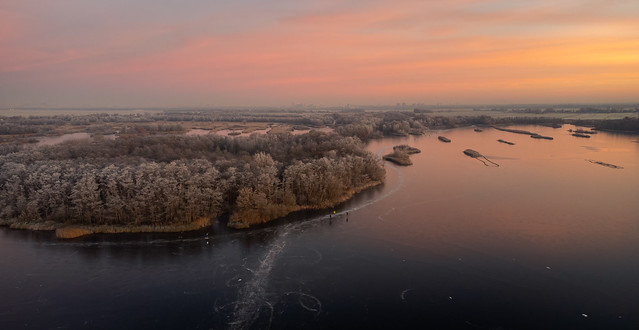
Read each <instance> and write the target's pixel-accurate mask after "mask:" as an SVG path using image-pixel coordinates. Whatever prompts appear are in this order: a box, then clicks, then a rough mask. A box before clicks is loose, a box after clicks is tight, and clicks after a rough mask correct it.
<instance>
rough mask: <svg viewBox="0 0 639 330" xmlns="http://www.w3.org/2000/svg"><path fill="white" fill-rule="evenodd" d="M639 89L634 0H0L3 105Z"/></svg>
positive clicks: (501, 99)
mask: <svg viewBox="0 0 639 330" xmlns="http://www.w3.org/2000/svg"><path fill="white" fill-rule="evenodd" d="M637 101H639V1H637V0H605V1H604V0H598V1H594V0H593V1H588V0H552V1H548V0H534V1H519V0H496V1H488V0H447V1H439V0H437V1H433V0H419V1H417V0H394V1H372V0H371V1H364V0H358V1H351V0H342V1H336V0H311V1H302V0H297V1H280V0H269V1H257V0H234V1H230V0H229V1H221V0H207V1H205V0H189V1H178V0H136V1H130V0H109V1H95V0H2V1H1V2H0V106H4V107H18V106H64V107H172V106H280V105H290V104H292V103H304V104H315V105H345V104H370V105H376V104H395V103H396V102H406V103H409V104H410V103H425V104H482V103H484V104H510V103H608V102H615V103H616V102H620V103H621V102H637Z"/></svg>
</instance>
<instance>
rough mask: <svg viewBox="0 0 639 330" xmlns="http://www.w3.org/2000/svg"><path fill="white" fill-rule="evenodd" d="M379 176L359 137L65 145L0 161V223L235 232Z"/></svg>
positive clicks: (332, 200) (175, 138)
mask: <svg viewBox="0 0 639 330" xmlns="http://www.w3.org/2000/svg"><path fill="white" fill-rule="evenodd" d="M384 175H385V171H384V168H383V166H382V164H381V163H380V161H379V160H377V159H376V158H375V157H374V156H373V155H372V154H370V153H368V152H366V151H365V150H364V148H363V144H362V142H361V141H359V140H358V139H356V138H352V137H343V136H339V135H337V134H327V133H322V132H317V131H314V132H311V133H309V134H304V135H291V134H275V135H258V134H254V135H252V136H249V137H236V138H230V137H223V136H217V135H206V136H194V137H189V136H181V135H157V136H144V137H142V136H141V137H132V138H126V139H125V138H122V139H116V140H98V141H89V140H84V141H73V142H70V143H63V144H58V145H53V146H46V147H40V148H37V149H28V148H27V149H23V150H21V151H18V152H9V153H6V154H4V155H2V156H0V186H1V187H2V190H1V191H0V194H1V195H0V210H1V211H0V212H1V213H0V218H2V219H5V220H13V221H21V222H43V221H54V222H59V223H67V224H89V225H143V224H152V225H170V224H179V223H188V222H192V221H194V220H196V219H198V218H201V217H207V218H214V217H217V216H219V215H220V214H222V213H225V212H228V213H230V214H231V220H230V221H229V225H230V226H232V227H236V228H241V227H247V226H249V225H251V224H255V223H261V222H265V221H268V220H271V219H274V218H277V217H281V216H283V215H286V214H287V213H290V212H291V211H294V210H299V209H302V208H320V207H328V206H331V205H334V204H336V203H339V202H341V201H343V200H344V199H345V198H346V197H348V196H350V194H352V193H353V192H356V191H359V190H361V189H363V188H365V187H369V186H371V185H374V184H379V183H381V182H382V181H383V179H384Z"/></svg>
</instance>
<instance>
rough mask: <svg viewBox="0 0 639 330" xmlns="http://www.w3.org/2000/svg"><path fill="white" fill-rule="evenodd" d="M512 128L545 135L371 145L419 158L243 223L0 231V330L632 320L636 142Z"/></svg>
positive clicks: (557, 325)
mask: <svg viewBox="0 0 639 330" xmlns="http://www.w3.org/2000/svg"><path fill="white" fill-rule="evenodd" d="M516 128H518V129H525V130H529V131H534V132H537V133H540V134H542V135H547V136H552V137H554V140H538V139H531V138H530V137H529V136H527V135H520V134H513V133H508V132H501V131H497V130H494V129H491V128H486V129H484V131H483V132H475V131H474V130H473V128H460V129H454V130H448V131H433V132H430V133H428V134H426V135H424V136H419V137H406V138H394V139H383V140H378V141H373V142H372V143H370V144H369V146H368V148H369V150H371V151H373V152H376V153H378V154H379V155H382V154H384V153H386V152H389V151H390V150H391V149H392V146H393V145H396V144H409V145H411V146H414V147H417V148H419V149H421V150H422V153H420V154H416V155H413V156H412V157H411V159H412V161H413V163H414V165H413V166H410V167H397V166H395V165H392V164H389V163H386V165H385V166H386V169H387V181H386V183H385V184H384V185H383V186H380V187H376V188H372V189H370V190H367V191H365V192H363V193H361V194H359V195H358V196H356V197H355V198H354V199H353V200H351V201H349V202H347V203H345V204H343V205H341V206H340V207H338V208H335V209H334V210H324V211H316V212H301V213H297V214H294V215H291V216H289V217H287V218H285V219H281V220H278V221H275V222H273V223H270V224H268V225H265V226H263V227H260V228H254V229H250V230H247V231H234V230H229V229H227V228H226V227H224V225H223V224H222V223H216V224H214V225H213V226H212V227H211V228H209V229H207V230H203V231H200V232H193V233H184V234H162V235H141V234H135V235H134V234H131V235H118V236H108V235H104V236H99V235H98V236H90V237H85V238H79V239H75V240H70V241H62V240H57V239H55V238H54V237H53V236H52V234H51V233H46V232H29V231H19V230H10V229H6V228H2V229H0V255H1V257H0V270H1V271H0V297H1V298H0V328H1V329H22V328H25V329H53V328H109V329H113V328H135V329H139V328H154V329H157V328H191V329H209V328H216V329H217V328H221V329H225V328H226V329H265V328H273V329H276V328H434V329H442V328H443V329H450V328H454V329H553V328H554V329H636V328H639V253H638V252H639V239H638V237H639V143H638V142H637V140H639V138H638V137H637V136H629V135H621V134H612V133H604V132H600V133H599V134H596V135H592V137H591V138H588V139H587V138H578V137H574V136H571V135H570V133H569V132H568V131H567V130H568V129H570V128H573V129H574V127H572V126H564V127H563V128H559V129H553V128H548V127H542V126H520V127H516ZM438 135H444V136H446V137H448V138H450V139H451V140H452V141H451V142H450V143H443V142H441V141H439V140H438V139H437V136H438ZM497 139H504V140H508V141H511V142H514V143H515V145H507V144H503V143H499V142H497V141H496V140H497ZM467 148H471V149H474V150H476V151H478V152H480V153H482V154H483V155H484V156H486V158H487V159H489V160H491V161H492V162H494V163H496V164H497V165H498V166H496V165H493V164H492V163H487V164H488V165H490V166H486V165H485V164H484V163H482V162H480V161H479V160H477V159H473V158H470V157H468V156H466V155H464V154H463V150H465V149H467ZM591 161H594V162H591ZM597 161H599V162H604V163H610V164H614V165H617V166H620V167H623V169H616V168H611V167H607V166H602V165H601V164H598V163H596V162H597ZM333 212H335V213H333ZM207 232H208V234H209V239H208V240H207V239H205V238H204V237H205V234H206V233H207Z"/></svg>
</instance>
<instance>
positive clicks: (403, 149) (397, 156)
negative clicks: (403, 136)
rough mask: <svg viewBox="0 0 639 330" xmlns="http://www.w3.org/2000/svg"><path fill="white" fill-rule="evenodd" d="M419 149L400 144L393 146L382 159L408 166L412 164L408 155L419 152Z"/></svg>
mask: <svg viewBox="0 0 639 330" xmlns="http://www.w3.org/2000/svg"><path fill="white" fill-rule="evenodd" d="M420 152H421V150H419V149H417V148H413V147H410V146H408V145H405V144H402V145H397V146H394V147H393V152H392V153H390V154H387V155H385V156H384V157H383V159H384V160H387V161H390V162H393V163H395V164H397V165H402V166H409V165H413V162H412V161H411V160H410V155H412V154H417V153H420Z"/></svg>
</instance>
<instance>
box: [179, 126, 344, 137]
mask: <svg viewBox="0 0 639 330" xmlns="http://www.w3.org/2000/svg"><path fill="white" fill-rule="evenodd" d="M311 130H318V131H320V132H325V133H330V132H333V129H332V128H330V127H322V128H313V129H302V130H298V129H296V130H292V131H291V132H290V133H291V134H293V135H299V134H306V133H308V132H310V131H311ZM270 131H271V128H267V129H258V130H254V131H250V132H248V131H247V132H244V131H242V130H230V129H222V130H218V131H213V130H208V129H200V128H194V129H191V130H189V131H188V132H186V135H207V134H216V135H220V136H250V135H251V134H267V133H268V132H270Z"/></svg>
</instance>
